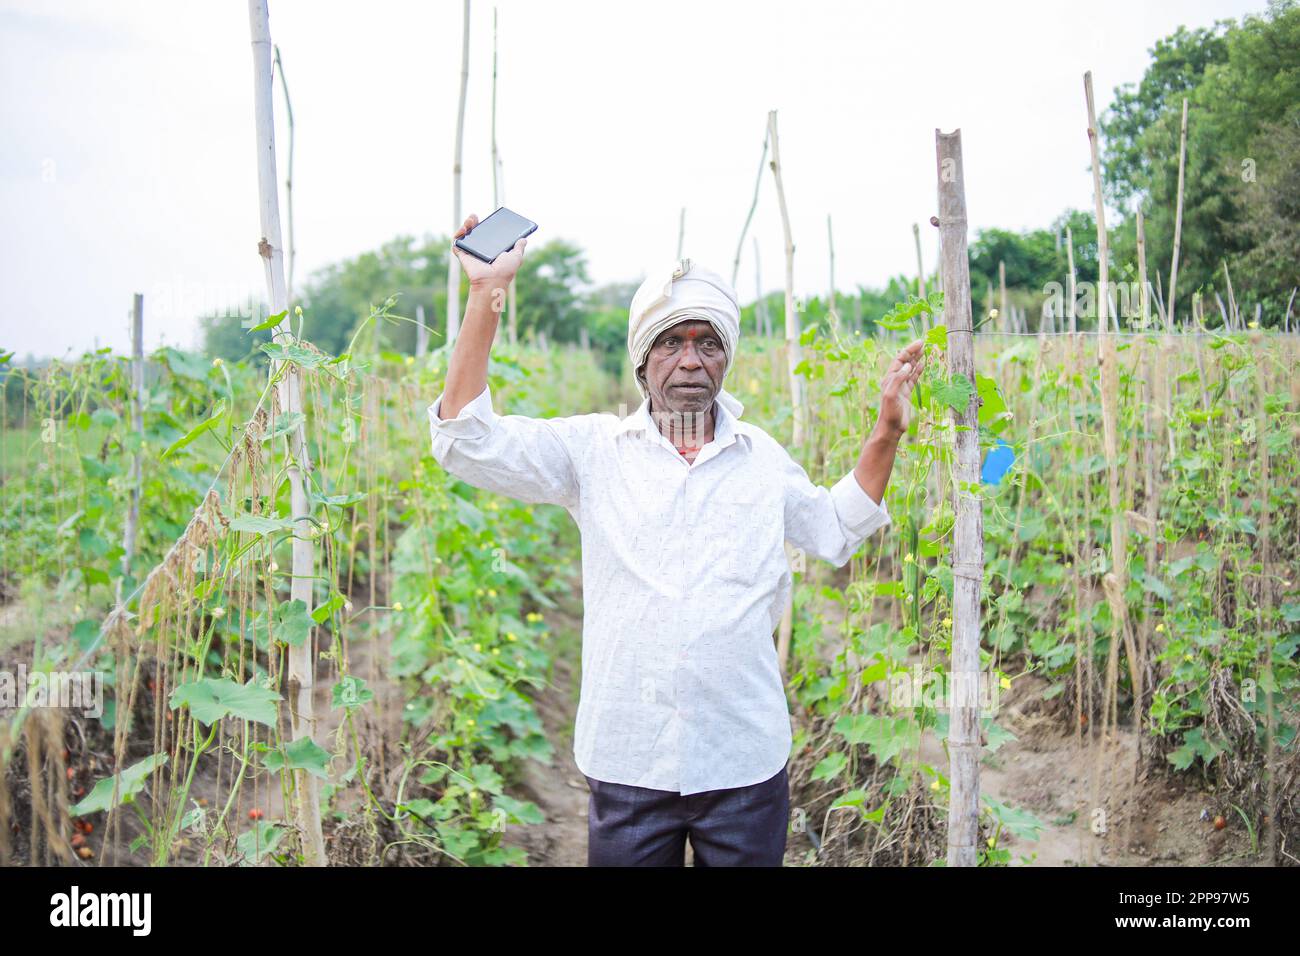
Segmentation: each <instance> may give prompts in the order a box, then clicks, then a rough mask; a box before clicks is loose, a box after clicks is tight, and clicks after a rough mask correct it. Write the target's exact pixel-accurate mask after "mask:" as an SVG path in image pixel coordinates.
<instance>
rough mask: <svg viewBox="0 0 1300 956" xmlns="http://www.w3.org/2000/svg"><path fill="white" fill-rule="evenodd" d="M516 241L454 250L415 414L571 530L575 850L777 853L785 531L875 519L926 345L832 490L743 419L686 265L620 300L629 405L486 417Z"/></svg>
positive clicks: (732, 323) (849, 542) (860, 533)
mask: <svg viewBox="0 0 1300 956" xmlns="http://www.w3.org/2000/svg"><path fill="white" fill-rule="evenodd" d="M477 222H478V218H477V217H476V216H473V215H471V216H470V217H469V218H468V219H466V220H465V224H464V225H463V226H462V227H461V229H460V230H459V231H458V232H457V233H456V236H457V237H460V236H462V235H464V234H465V232H467V231H468V230H469V229H472V228H473V227H474V225H475V223H477ZM526 245H527V240H524V239H520V240H519V241H518V243H516V244H515V247H514V248H513V249H512V250H510V251H509V252H507V253H504V254H502V255H501V256H499V257H498V258H497V260H496V261H495V262H493V263H491V264H487V263H484V262H482V261H481V260H478V259H475V258H474V257H473V256H469V255H465V254H463V253H462V252H461V251H460V250H459V249H457V248H455V247H454V246H453V252H454V253H455V255H457V256H458V257H459V258H460V262H461V266H462V268H464V270H465V272H466V274H467V275H468V276H469V282H470V292H469V298H468V301H467V303H466V307H465V320H464V324H463V325H462V326H461V330H460V334H459V336H458V337H457V339H456V344H455V347H454V349H453V351H452V356H451V361H450V366H449V368H448V370H447V380H446V385H445V388H444V390H443V392H442V394H441V395H439V396H438V398H437V399H436V400H435V401H434V403H433V404H432V405H431V406H430V407H429V424H430V429H431V433H432V439H433V455H434V457H435V458H436V459H437V460H438V462H439V463H440V464H441V465H442V466H443V467H444V468H445V469H446V470H447V471H448V472H450V473H451V474H453V475H455V476H456V477H458V478H461V479H463V480H464V481H466V482H468V483H470V484H472V485H475V486H477V487H479V488H486V489H489V490H491V491H495V492H498V493H500V494H504V495H509V496H510V497H513V498H516V499H518V500H520V501H524V502H535V503H548V504H558V505H563V506H564V507H565V508H566V509H567V510H568V511H569V513H570V514H572V515H573V517H574V519H575V520H576V521H577V523H578V527H579V529H580V531H581V536H582V581H583V596H584V603H585V608H584V615H583V632H582V687H581V692H580V696H579V702H578V714H577V722H576V726H575V729H574V759H575V761H576V762H577V765H578V769H579V770H581V771H582V773H583V774H584V776H586V778H587V784H588V787H589V789H590V798H589V802H588V818H587V819H588V849H587V861H588V864H589V865H592V866H601V865H673V866H682V865H684V863H685V847H686V839H687V837H688V836H689V838H690V841H691V846H692V848H693V851H694V854H695V863H696V865H697V866H736V865H747V866H780V865H781V862H782V857H783V855H784V852H785V844H786V832H787V829H788V825H787V824H788V820H787V818H788V814H789V799H790V797H789V780H788V778H787V766H786V764H787V760H788V758H789V754H790V747H791V743H792V740H791V732H790V714H789V710H788V707H787V704H786V698H785V689H784V685H783V682H782V678H781V673H780V670H779V668H778V662H777V654H776V649H775V647H774V646H773V640H772V634H773V631H774V629H775V628H776V626H777V625H778V623H779V622H780V619H781V615H782V612H783V610H784V607H785V602H786V598H787V596H788V594H789V591H790V588H791V586H792V581H791V573H790V566H789V561H788V559H787V556H786V552H785V549H784V544H783V543H784V542H785V541H789V542H790V543H791V545H793V546H794V547H795V548H799V549H802V551H803V552H805V553H807V554H811V555H814V556H815V557H818V558H822V559H824V560H826V561H829V562H831V563H832V564H834V565H835V566H836V567H840V566H842V565H844V564H845V563H846V562H847V561H848V560H849V558H850V557H851V556H852V555H853V553H854V552H855V551H857V549H858V547H859V546H860V545H861V544H862V542H863V541H864V540H865V539H866V537H867V536H868V535H870V534H871V533H872V532H874V531H876V530H878V529H879V528H881V527H882V526H884V525H887V524H889V522H890V518H889V513H888V511H887V510H886V508H885V506H884V504H883V497H884V492H885V485H886V483H887V482H888V480H889V474H890V471H891V470H892V468H893V464H894V455H895V452H896V450H897V448H898V442H899V440H900V438H901V437H902V436H903V434H904V433H905V431H906V429H907V422H908V415H909V409H908V397H909V395H910V394H911V390H912V387H913V386H914V384H915V382H916V379H917V377H918V375H919V374H920V362H919V359H920V355H921V346H922V343H921V342H920V341H917V342H913V343H912V344H911V345H909V346H907V347H906V348H905V349H903V350H902V351H901V352H900V353H899V354H898V356H897V358H895V359H894V360H893V362H892V363H891V365H890V366H889V370H888V372H887V373H886V375H885V377H884V382H883V385H882V399H881V406H880V414H879V416H878V418H877V420H876V424H875V427H874V429H873V430H872V432H871V435H870V436H869V437H868V438H867V439H866V442H865V444H864V445H863V448H862V454H861V456H860V457H859V459H858V462H857V464H856V466H855V467H854V468H853V470H852V471H850V472H849V473H848V474H846V475H844V477H843V478H841V479H840V480H839V481H838V482H837V483H836V484H835V486H834V487H833V488H830V489H827V488H824V487H819V486H817V485H814V484H813V483H812V482H811V481H810V480H809V479H808V476H807V473H806V472H805V471H804V470H803V468H801V467H800V466H799V465H798V464H797V463H796V462H795V461H794V460H793V459H792V458H791V457H790V455H789V453H788V452H786V450H785V449H784V448H783V447H782V446H781V445H780V444H778V443H777V442H776V440H775V439H773V438H772V437H771V436H770V435H768V434H767V432H765V431H763V430H762V429H761V428H758V427H757V426H755V425H752V424H749V423H747V422H743V421H741V420H740V415H741V412H742V408H743V407H742V405H741V404H740V402H738V401H737V400H736V399H735V398H734V397H733V396H732V395H730V394H729V393H728V392H726V391H725V390H724V389H723V388H722V381H723V379H724V378H725V377H726V374H727V371H728V370H729V369H730V368H731V364H732V361H733V360H734V358H735V355H736V342H737V338H738V337H739V333H740V324H739V323H740V309H739V307H738V305H737V301H736V293H735V292H734V291H733V290H732V289H731V287H730V286H729V285H728V284H727V283H726V282H725V281H724V280H723V279H721V278H720V277H718V276H717V275H715V274H714V273H712V272H710V271H708V270H706V269H703V268H701V267H700V266H698V265H695V264H693V263H692V262H691V261H690V260H687V259H683V260H681V261H679V262H678V263H676V264H675V266H673V267H672V268H670V269H668V270H666V271H665V272H663V273H659V274H655V275H652V276H651V277H650V278H648V279H647V280H646V281H645V282H644V283H643V284H642V286H641V288H640V289H639V290H638V291H637V293H636V295H635V296H634V297H633V299H632V304H631V310H630V314H629V316H628V336H627V343H628V351H629V353H630V355H631V358H632V368H633V369H635V371H636V384H637V388H638V390H639V391H640V393H641V395H642V396H644V397H645V399H646V400H645V401H643V402H642V403H641V405H640V407H638V408H637V410H636V411H634V412H633V413H632V414H630V415H628V416H627V417H626V418H621V419H620V418H619V417H618V416H617V415H614V414H610V413H603V414H602V413H593V414H587V415H571V416H567V417H561V418H527V417H524V416H521V415H497V414H496V412H495V411H494V410H493V408H492V394H491V391H490V390H489V388H488V384H487V366H488V353H489V351H490V350H491V348H492V340H493V337H494V336H495V334H496V330H497V321H498V317H499V315H500V312H501V308H502V303H503V302H504V299H505V295H504V292H505V289H506V288H507V286H508V285H509V284H510V280H511V278H512V277H513V276H514V274H515V272H516V271H517V270H518V269H519V265H520V263H521V262H522V261H523V255H524V247H525V246H526Z"/></svg>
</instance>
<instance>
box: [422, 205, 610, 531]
mask: <svg viewBox="0 0 1300 956" xmlns="http://www.w3.org/2000/svg"><path fill="white" fill-rule="evenodd" d="M477 222H478V217H477V216H473V215H471V216H470V217H469V218H468V219H466V220H465V225H464V226H462V227H461V229H460V230H459V231H458V232H457V233H456V235H457V236H458V237H459V236H463V235H464V234H465V233H466V232H468V231H469V230H470V229H472V228H473V227H474V224H475V223H477ZM525 244H526V240H524V239H520V240H519V242H517V243H516V244H515V247H514V248H513V249H512V250H511V251H510V252H507V253H503V254H502V255H500V256H498V257H497V260H496V261H495V262H493V263H491V264H490V265H489V264H488V263H486V262H482V261H480V260H478V259H475V258H474V257H473V256H470V255H467V254H465V253H462V252H461V251H460V250H459V249H455V246H453V247H452V248H453V249H454V250H455V252H456V255H457V256H458V257H459V258H460V261H461V264H462V266H463V267H464V269H465V272H466V274H467V275H468V276H469V278H470V292H469V301H468V303H467V304H466V309H465V321H464V324H463V325H462V326H461V330H460V334H459V335H458V336H457V337H456V344H455V346H454V347H453V349H452V355H451V361H450V363H449V365H448V368H447V380H446V383H445V384H444V387H443V391H442V394H441V395H439V396H438V397H437V398H436V399H435V400H434V402H433V404H432V405H430V406H429V431H430V437H431V438H432V441H433V456H434V458H435V459H437V461H438V463H439V464H440V465H442V467H443V468H445V469H446V470H447V471H448V472H450V473H451V474H453V475H455V476H456V477H457V478H460V479H461V480H462V481H467V482H469V483H470V484H471V485H474V486H475V487H477V488H486V489H488V490H489V491H495V492H497V493H499V494H503V495H509V496H510V497H512V498H517V499H519V500H520V501H526V502H529V503H532V504H558V505H564V506H565V507H569V508H572V507H575V506H576V505H577V503H578V471H577V468H576V466H575V464H574V461H575V458H578V457H580V456H581V454H582V449H583V447H584V445H585V442H586V441H587V438H588V436H589V435H590V434H591V433H592V430H593V429H594V428H596V427H598V422H597V419H598V418H599V416H596V415H574V416H571V417H568V418H529V417H527V416H524V415H498V414H496V412H495V411H494V410H493V408H492V392H491V389H489V388H488V384H487V367H488V354H489V353H490V352H491V350H492V341H493V339H494V338H495V336H496V330H497V320H498V317H499V316H500V314H501V308H502V304H503V303H504V301H505V290H506V288H507V287H508V286H509V285H510V280H511V278H513V277H514V274H515V272H516V270H518V268H519V264H520V262H521V261H522V260H523V255H524V245H525Z"/></svg>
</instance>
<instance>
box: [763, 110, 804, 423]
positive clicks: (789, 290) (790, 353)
mask: <svg viewBox="0 0 1300 956" xmlns="http://www.w3.org/2000/svg"><path fill="white" fill-rule="evenodd" d="M767 134H768V139H769V140H771V143H772V162H771V167H772V177H773V178H774V179H775V180H776V198H777V203H778V205H779V206H780V207H781V228H782V229H783V230H784V232H785V348H786V363H787V365H788V371H789V375H790V404H791V405H792V407H793V409H794V412H793V428H794V437H793V439H792V444H794V446H795V447H796V448H799V447H802V445H803V442H804V422H803V416H804V403H803V379H801V378H800V377H799V376H798V375H797V374H796V373H795V367H796V366H797V365H798V364H799V360H800V356H801V350H800V346H799V320H798V319H797V318H796V317H795V312H794V237H793V236H792V235H791V232H790V213H789V211H788V210H787V209H786V205H785V187H784V186H783V185H782V182H781V149H780V140H779V139H778V137H777V128H776V110H772V111H771V112H769V113H768V114H767Z"/></svg>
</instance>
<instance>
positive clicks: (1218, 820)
mask: <svg viewBox="0 0 1300 956" xmlns="http://www.w3.org/2000/svg"><path fill="white" fill-rule="evenodd" d="M1227 825H1228V821H1227V820H1225V819H1223V817H1221V816H1218V817H1215V818H1214V829H1216V830H1222V829H1223V828H1224V827H1226V826H1227Z"/></svg>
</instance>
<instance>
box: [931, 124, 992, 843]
mask: <svg viewBox="0 0 1300 956" xmlns="http://www.w3.org/2000/svg"><path fill="white" fill-rule="evenodd" d="M934 137H935V153H936V161H937V163H936V164H937V167H938V177H939V216H938V224H939V256H940V261H941V262H942V263H943V301H944V319H945V322H946V323H947V326H948V337H949V338H948V341H949V351H948V355H949V362H950V364H951V368H952V374H953V375H954V376H957V375H962V376H965V378H966V380H967V381H969V382H973V381H975V343H974V337H973V335H972V323H971V314H970V261H969V258H968V254H967V249H966V181H965V174H964V172H963V169H962V154H961V130H954V131H953V132H951V133H942V132H940V131H939V130H937V129H936V130H935V131H934ZM953 418H954V419H955V420H956V422H957V424H958V425H960V426H962V427H963V429H964V430H963V431H959V432H957V436H956V439H955V443H954V444H955V449H954V450H955V456H956V461H955V462H954V465H953V476H954V481H953V511H954V514H955V522H954V524H953V554H952V562H953V567H952V574H953V583H952V587H953V600H952V620H953V634H952V666H951V668H950V674H951V678H952V681H953V691H954V694H953V697H952V699H951V701H950V713H949V721H948V750H949V754H950V757H949V779H950V787H951V789H950V796H949V803H948V860H947V862H948V865H949V866H975V865H976V864H977V863H978V862H979V855H978V848H977V845H976V844H977V842H978V840H979V774H980V769H979V762H980V747H981V743H980V708H979V679H980V646H979V645H980V607H981V596H982V592H983V586H984V514H983V505H982V503H981V501H980V499H979V497H977V495H976V494H974V493H972V492H971V491H970V490H968V489H971V488H978V487H979V472H980V449H979V430H978V429H979V403H978V401H977V400H976V398H975V396H972V397H971V400H970V402H969V403H968V404H967V407H966V409H965V411H963V412H962V413H961V414H957V413H956V412H954V413H953Z"/></svg>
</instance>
